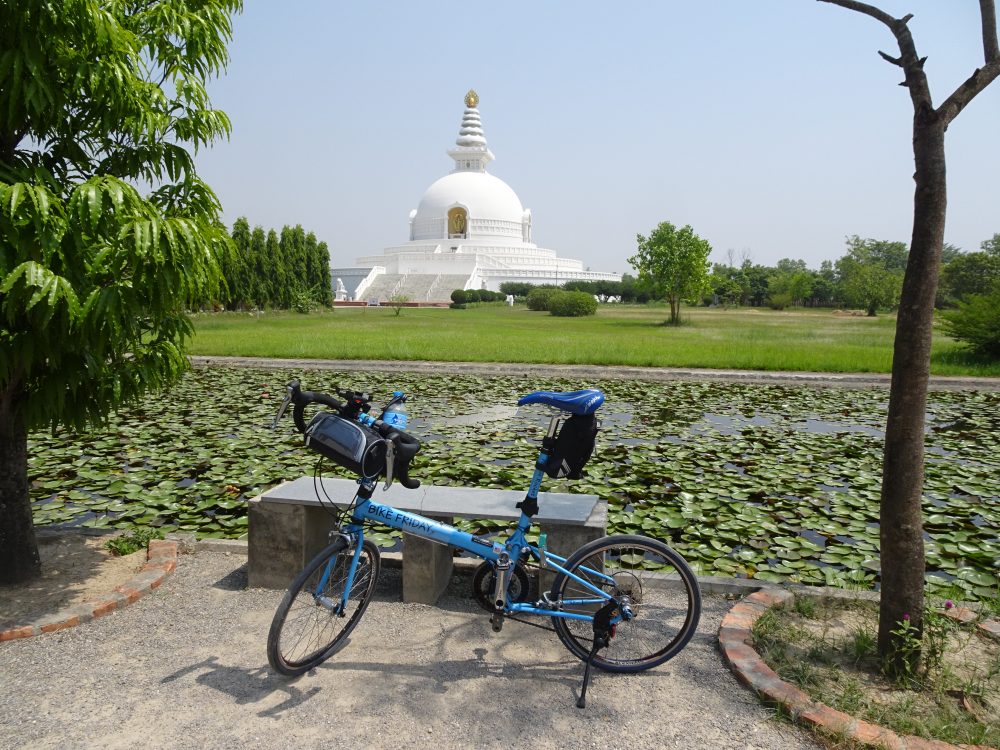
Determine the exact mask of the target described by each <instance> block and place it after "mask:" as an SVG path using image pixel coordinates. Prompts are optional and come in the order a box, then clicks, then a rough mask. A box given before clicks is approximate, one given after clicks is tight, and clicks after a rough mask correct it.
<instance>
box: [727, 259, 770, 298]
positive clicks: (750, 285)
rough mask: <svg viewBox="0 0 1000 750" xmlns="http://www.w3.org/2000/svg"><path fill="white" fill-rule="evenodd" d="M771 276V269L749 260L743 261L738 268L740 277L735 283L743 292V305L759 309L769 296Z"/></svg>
mask: <svg viewBox="0 0 1000 750" xmlns="http://www.w3.org/2000/svg"><path fill="white" fill-rule="evenodd" d="M772 275H773V272H772V271H771V269H769V268H768V267H767V266H762V265H759V264H756V263H752V262H750V261H749V260H745V261H743V265H741V266H740V275H739V276H737V277H736V278H737V281H739V283H740V288H741V289H742V290H743V304H745V305H750V306H751V307H760V306H761V305H763V304H764V302H765V300H767V299H768V297H769V296H770V294H771V289H770V278H771V276H772Z"/></svg>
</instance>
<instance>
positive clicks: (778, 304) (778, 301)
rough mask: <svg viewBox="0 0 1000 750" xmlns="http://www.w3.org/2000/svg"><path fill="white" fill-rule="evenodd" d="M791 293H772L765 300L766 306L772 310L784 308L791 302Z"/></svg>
mask: <svg viewBox="0 0 1000 750" xmlns="http://www.w3.org/2000/svg"><path fill="white" fill-rule="evenodd" d="M792 301H793V300H792V295H790V294H788V293H787V292H781V293H779V294H772V295H771V296H770V297H769V298H768V300H767V306H768V307H770V308H771V309H772V310H784V309H785V308H786V307H788V306H789V305H791V304H792Z"/></svg>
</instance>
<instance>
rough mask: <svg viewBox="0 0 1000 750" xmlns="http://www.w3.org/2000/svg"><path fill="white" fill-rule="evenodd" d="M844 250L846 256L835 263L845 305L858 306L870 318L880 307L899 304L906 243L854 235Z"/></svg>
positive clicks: (904, 266) (904, 268)
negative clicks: (845, 250)
mask: <svg viewBox="0 0 1000 750" xmlns="http://www.w3.org/2000/svg"><path fill="white" fill-rule="evenodd" d="M847 247H848V252H847V255H845V256H843V257H842V258H840V260H838V261H837V272H838V274H839V275H840V281H841V288H842V290H843V295H844V299H845V301H846V302H847V304H848V305H852V306H854V307H860V308H861V309H863V310H865V312H867V313H868V315H869V316H872V317H874V316H875V314H876V313H877V312H878V310H879V308H884V307H895V306H896V305H897V304H899V295H900V294H901V292H902V289H903V274H904V272H905V271H906V257H907V248H906V243H904V242H886V241H885V240H873V239H861V238H860V237H858V236H857V235H854V236H853V237H849V238H848V239H847Z"/></svg>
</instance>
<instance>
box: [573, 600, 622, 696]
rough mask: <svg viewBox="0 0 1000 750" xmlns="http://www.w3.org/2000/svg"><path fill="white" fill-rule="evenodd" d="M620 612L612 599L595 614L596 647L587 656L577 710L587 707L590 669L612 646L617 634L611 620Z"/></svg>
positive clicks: (591, 648) (593, 646) (592, 647)
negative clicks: (596, 658) (613, 637)
mask: <svg viewBox="0 0 1000 750" xmlns="http://www.w3.org/2000/svg"><path fill="white" fill-rule="evenodd" d="M617 610H618V603H617V602H616V601H615V600H614V599H612V600H611V601H609V602H608V603H607V604H605V605H604V606H603V607H601V608H600V609H599V610H597V612H596V613H594V645H592V646H591V647H590V654H589V655H588V656H587V666H586V667H585V668H584V670H583V687H582V688H581V689H580V700H578V701H577V702H576V707H577V708H586V707H587V685H589V684H590V668H591V667H592V666H593V665H594V657H595V656H597V652H598V651H600V650H601V649H602V648H607V647H608V646H609V645H611V638H612V636H613V635H614V633H615V626H614V625H612V624H611V618H612V617H614V616H615V613H616V612H617Z"/></svg>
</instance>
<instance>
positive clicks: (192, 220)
mask: <svg viewBox="0 0 1000 750" xmlns="http://www.w3.org/2000/svg"><path fill="white" fill-rule="evenodd" d="M240 7H241V4H240V2H239V0H202V1H201V2H195V3H178V2H157V1H156V0H144V1H143V2H102V1H100V0H63V2H59V3H50V2H42V0H19V2H17V3H11V2H2V3H0V92H2V97H0V101H2V105H3V106H0V582H17V581H24V580H28V579H30V578H32V577H34V576H36V575H38V573H39V572H40V563H39V557H38V548H37V542H36V539H35V535H34V530H33V527H32V519H31V506H30V503H29V499H28V482H27V439H28V430H30V429H34V428H41V427H51V428H53V429H54V428H56V427H57V426H59V425H65V426H69V427H83V426H86V425H90V424H94V423H99V422H101V421H102V420H103V419H104V418H105V416H106V415H107V413H108V411H109V410H111V409H114V408H115V407H117V406H120V405H122V404H127V403H133V402H136V401H138V400H139V399H140V398H142V396H143V395H144V394H145V393H147V392H148V391H150V390H153V389H157V388H161V387H163V386H165V385H167V384H168V383H170V382H171V381H173V380H175V379H176V378H177V377H178V376H179V375H180V374H181V373H182V372H183V370H184V369H185V366H186V364H187V362H186V359H185V356H184V348H183V345H184V342H185V340H186V338H187V337H188V336H189V335H190V334H191V331H192V329H191V323H190V321H189V320H188V318H187V317H186V315H185V313H184V310H185V309H186V308H187V307H188V306H189V305H191V304H193V303H195V302H197V301H199V300H204V299H210V298H211V297H212V295H214V294H215V293H216V292H217V288H218V278H219V269H218V264H217V262H216V257H217V255H218V254H219V252H220V251H222V250H223V249H224V248H226V247H227V245H228V244H229V243H230V240H229V237H228V234H227V233H226V231H225V228H224V227H223V226H222V225H221V223H220V222H219V214H220V206H219V202H218V200H217V199H216V197H215V195H214V194H213V193H212V191H211V189H210V188H209V187H208V186H207V185H206V184H205V183H203V182H202V181H201V180H199V179H198V176H197V174H196V172H195V168H194V161H193V158H192V153H191V149H197V148H199V147H202V146H205V145H207V144H209V143H210V142H212V141H213V140H215V139H216V138H218V137H220V136H226V135H227V134H228V133H229V127H230V125H229V120H228V118H227V117H226V116H225V114H223V113H222V112H219V111H216V110H213V109H212V108H211V106H210V103H209V100H208V96H207V94H206V91H205V84H206V80H207V79H208V78H209V77H210V76H212V75H215V74H217V73H219V72H220V71H221V70H222V69H223V68H224V66H225V64H226V62H227V60H228V54H227V51H226V44H227V42H228V40H229V39H230V37H231V33H232V28H231V16H232V14H233V13H234V12H236V11H238V10H239V9H240ZM137 185H151V186H154V187H153V188H152V189H149V190H148V192H146V193H143V192H142V191H140V189H139V188H137V187H136V186H137Z"/></svg>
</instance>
